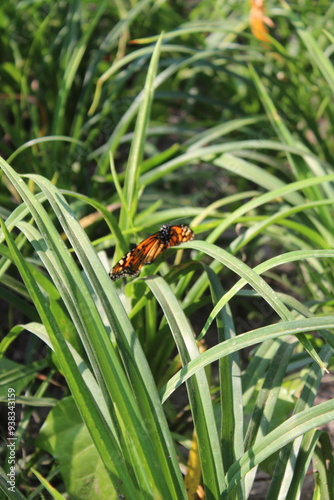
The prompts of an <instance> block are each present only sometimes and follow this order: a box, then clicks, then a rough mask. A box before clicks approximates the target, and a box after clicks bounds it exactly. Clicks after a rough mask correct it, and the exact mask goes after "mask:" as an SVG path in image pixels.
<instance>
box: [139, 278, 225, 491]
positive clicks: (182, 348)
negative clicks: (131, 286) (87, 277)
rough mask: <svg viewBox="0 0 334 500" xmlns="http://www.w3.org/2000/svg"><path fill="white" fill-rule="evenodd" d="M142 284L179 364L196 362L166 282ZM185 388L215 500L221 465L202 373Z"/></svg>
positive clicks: (150, 280)
mask: <svg viewBox="0 0 334 500" xmlns="http://www.w3.org/2000/svg"><path fill="white" fill-rule="evenodd" d="M146 283H147V285H148V286H149V287H150V288H151V290H152V292H153V293H154V295H155V296H156V298H157V300H158V301H159V303H160V305H161V307H162V309H163V310H164V313H165V315H166V319H167V322H168V324H169V327H170V330H171V332H172V334H173V336H174V339H175V343H176V345H177V348H178V351H179V353H180V357H181V360H182V364H183V365H185V364H186V363H188V362H189V361H190V360H191V359H199V358H198V357H199V352H198V347H197V345H196V341H195V339H194V337H193V333H192V331H191V329H190V328H189V324H188V321H187V318H186V317H185V315H184V313H183V311H182V309H181V308H180V306H179V304H178V302H177V300H176V299H175V296H174V295H173V293H172V292H171V289H170V288H169V286H168V285H167V283H166V282H165V281H164V280H163V279H162V278H158V277H155V278H147V280H146ZM187 385H188V396H189V402H190V407H191V411H192V415H193V419H194V426H195V429H196V435H197V442H198V449H199V453H200V457H201V463H202V475H203V481H204V485H205V489H208V491H210V494H211V495H212V496H213V498H218V497H219V496H220V495H221V492H222V489H223V486H224V482H223V475H222V474H223V463H222V458H221V450H220V446H219V439H218V433H217V427H216V423H215V419H214V414H213V408H212V402H211V397H210V391H209V386H208V381H207V377H206V373H205V371H200V370H199V371H198V372H197V373H196V377H195V378H193V379H192V380H191V381H190V383H188V384H187Z"/></svg>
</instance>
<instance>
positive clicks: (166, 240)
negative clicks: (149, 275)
mask: <svg viewBox="0 0 334 500" xmlns="http://www.w3.org/2000/svg"><path fill="white" fill-rule="evenodd" d="M193 238H194V233H193V231H192V230H191V229H190V227H188V226H186V225H184V224H181V225H180V226H171V225H170V224H165V225H164V226H162V227H161V228H160V231H158V232H157V233H154V234H151V236H148V237H147V238H145V240H143V241H142V242H141V243H139V244H138V245H137V246H136V247H135V248H133V250H130V251H129V252H128V253H127V254H125V255H124V257H122V258H121V259H120V260H119V261H118V262H117V264H116V265H115V266H114V267H113V268H112V270H111V271H110V273H109V276H110V278H111V279H112V280H113V281H115V280H117V279H118V278H122V276H131V277H134V276H137V275H138V274H139V273H140V269H141V268H142V267H143V266H146V265H147V264H151V263H152V262H153V261H154V260H155V259H156V258H157V257H158V255H160V254H161V253H162V252H163V251H164V250H167V248H169V247H174V246H175V245H179V244H180V243H185V242H186V241H190V240H192V239H193Z"/></svg>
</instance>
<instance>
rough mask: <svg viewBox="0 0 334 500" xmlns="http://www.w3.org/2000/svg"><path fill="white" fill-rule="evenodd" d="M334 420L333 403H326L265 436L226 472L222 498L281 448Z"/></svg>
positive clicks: (292, 418)
mask: <svg viewBox="0 0 334 500" xmlns="http://www.w3.org/2000/svg"><path fill="white" fill-rule="evenodd" d="M333 418H334V401H333V400H330V401H326V402H325V403H321V404H319V405H317V406H315V407H313V408H309V409H308V410H305V411H304V412H302V413H298V414H297V415H294V416H292V417H290V418H289V419H288V420H287V421H286V422H284V423H283V424H281V425H279V426H278V427H276V429H274V430H273V431H271V432H270V433H269V434H267V435H266V436H265V437H264V438H263V439H262V440H261V442H260V443H259V444H257V445H255V446H253V447H252V448H250V449H249V450H248V451H247V452H246V453H245V454H244V455H243V456H242V457H241V458H240V460H238V462H236V463H235V464H234V465H233V466H232V467H231V468H230V470H229V471H228V472H227V484H228V486H227V488H226V490H225V491H224V493H223V495H222V498H228V495H229V493H230V492H231V490H233V488H234V487H235V486H236V485H237V484H238V482H239V481H240V479H241V478H242V477H243V476H244V475H245V474H246V473H247V472H248V471H250V470H251V469H252V468H253V467H255V466H256V465H258V464H259V463H261V462H262V461H263V460H264V459H266V458H267V457H269V456H270V455H272V454H273V453H274V452H275V451H277V450H279V449H280V448H282V446H284V445H286V444H288V443H290V442H292V441H294V440H295V439H297V438H298V437H299V436H302V435H303V434H306V433H307V432H309V431H312V430H313V429H315V428H317V427H320V426H321V425H325V424H326V423H328V422H330V421H331V420H332V419H333Z"/></svg>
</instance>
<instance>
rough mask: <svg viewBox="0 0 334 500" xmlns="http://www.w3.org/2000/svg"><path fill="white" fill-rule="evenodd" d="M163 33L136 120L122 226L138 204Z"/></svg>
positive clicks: (127, 172)
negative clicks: (141, 168)
mask: <svg viewBox="0 0 334 500" xmlns="http://www.w3.org/2000/svg"><path fill="white" fill-rule="evenodd" d="M162 39H163V35H161V36H160V38H159V40H158V41H157V44H156V47H155V49H154V52H153V54H152V59H151V62H150V66H149V68H148V72H147V77H146V81H145V86H144V90H143V92H144V98H143V101H142V103H141V105H140V108H139V112H138V117H137V121H136V126H135V131H134V136H133V139H132V143H131V148H130V152H129V161H128V165H127V167H126V171H125V180H124V196H125V200H124V201H125V202H126V205H125V206H124V205H123V206H122V209H121V214H120V226H121V227H124V228H126V227H128V226H129V225H131V222H132V220H133V218H134V214H135V212H136V209H137V204H138V188H139V185H138V179H139V165H140V163H141V161H142V158H143V153H144V144H145V137H146V133H147V127H148V122H149V117H150V111H151V107H152V101H153V97H154V80H155V77H156V73H157V69H158V63H159V55H160V46H161V43H162Z"/></svg>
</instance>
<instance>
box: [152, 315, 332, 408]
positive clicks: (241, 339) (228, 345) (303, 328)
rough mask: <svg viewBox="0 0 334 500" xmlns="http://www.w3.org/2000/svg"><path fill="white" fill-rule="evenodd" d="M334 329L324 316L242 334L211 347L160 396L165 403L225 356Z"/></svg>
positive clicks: (173, 379) (177, 375)
mask: <svg viewBox="0 0 334 500" xmlns="http://www.w3.org/2000/svg"><path fill="white" fill-rule="evenodd" d="M333 327H334V318H332V317H331V316H322V317H321V318H317V317H315V318H307V319H298V320H292V321H287V322H281V323H276V324H275V325H270V326H266V327H263V328H258V329H256V330H251V331H249V332H246V333H242V334H240V335H238V336H237V338H235V339H234V338H232V339H229V340H225V341H224V342H222V343H221V344H218V345H216V346H214V347H211V348H210V349H208V350H207V351H206V352H204V353H202V354H201V355H200V357H199V358H196V359H194V360H192V361H189V363H188V364H187V365H186V366H185V367H184V368H182V369H181V370H180V371H179V372H177V373H176V374H175V375H174V376H173V377H172V378H171V379H170V380H169V382H168V383H167V384H166V385H165V386H164V387H163V388H162V389H161V391H160V394H161V398H162V401H163V402H164V401H165V400H166V399H167V398H168V397H169V396H170V395H171V394H172V393H173V392H174V391H175V389H176V388H177V387H179V386H180V385H181V384H182V383H183V382H185V381H186V380H188V379H189V377H191V376H192V375H193V374H194V373H196V371H197V369H201V368H204V367H205V366H207V365H209V364H210V363H213V362H214V361H217V360H218V359H220V358H221V357H223V356H228V355H229V354H231V353H233V352H237V351H239V350H240V349H244V348H245V347H249V346H252V345H255V344H258V343H259V342H263V341H265V340H269V339H273V338H277V337H280V336H284V335H298V334H299V333H300V332H312V331H314V330H319V331H321V330H323V329H326V330H327V329H328V328H329V329H330V328H333Z"/></svg>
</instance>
